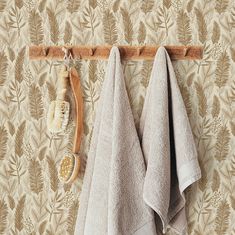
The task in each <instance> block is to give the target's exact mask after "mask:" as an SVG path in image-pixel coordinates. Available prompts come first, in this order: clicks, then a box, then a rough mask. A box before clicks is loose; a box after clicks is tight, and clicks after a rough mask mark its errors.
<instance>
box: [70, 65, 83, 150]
mask: <svg viewBox="0 0 235 235" xmlns="http://www.w3.org/2000/svg"><path fill="white" fill-rule="evenodd" d="M69 79H70V85H71V88H72V92H73V95H74V98H75V106H76V108H75V109H76V130H75V136H74V145H73V153H78V152H79V150H80V145H81V140H82V133H83V98H82V88H81V82H80V78H79V75H78V73H77V71H76V69H75V68H71V70H70V76H69Z"/></svg>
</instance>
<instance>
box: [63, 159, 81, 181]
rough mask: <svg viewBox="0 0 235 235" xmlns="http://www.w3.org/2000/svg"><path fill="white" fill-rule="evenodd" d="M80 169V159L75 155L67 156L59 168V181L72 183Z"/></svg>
mask: <svg viewBox="0 0 235 235" xmlns="http://www.w3.org/2000/svg"><path fill="white" fill-rule="evenodd" d="M79 169H80V158H79V157H76V156H75V155H65V156H64V157H63V158H62V160H61V162H60V168H59V179H60V181H61V182H63V183H72V182H73V181H74V179H75V178H76V177H77V175H78V172H79Z"/></svg>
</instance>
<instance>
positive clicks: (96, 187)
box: [75, 47, 156, 235]
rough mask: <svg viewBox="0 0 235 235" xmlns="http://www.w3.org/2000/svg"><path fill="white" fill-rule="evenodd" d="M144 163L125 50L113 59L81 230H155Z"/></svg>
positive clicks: (114, 234) (82, 234)
mask: <svg viewBox="0 0 235 235" xmlns="http://www.w3.org/2000/svg"><path fill="white" fill-rule="evenodd" d="M145 172H146V168H145V163H144V158H143V155H142V150H141V147H140V142H139V138H138V134H137V131H136V128H135V123H134V119H133V115H132V111H131V107H130V103H129V99H128V95H127V91H126V87H125V81H124V76H123V71H122V67H121V61H120V54H119V50H118V48H117V47H113V48H112V49H111V52H110V56H109V60H108V68H107V71H106V77H105V80H104V83H103V86H102V91H101V96H100V99H99V105H98V110H97V112H96V118H95V123H94V130H93V136H92V140H91V146H90V150H89V153H88V160H87V166H86V171H85V176H84V181H83V187H82V192H81V196H80V207H79V211H78V217H77V222H76V230H75V234H76V235H142V234H148V235H155V234H156V229H155V221H154V213H153V211H152V209H151V208H150V207H149V206H148V205H146V204H145V202H144V200H143V184H144V177H145Z"/></svg>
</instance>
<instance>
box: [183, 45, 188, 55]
mask: <svg viewBox="0 0 235 235" xmlns="http://www.w3.org/2000/svg"><path fill="white" fill-rule="evenodd" d="M187 54H188V47H185V48H184V57H186V56H187Z"/></svg>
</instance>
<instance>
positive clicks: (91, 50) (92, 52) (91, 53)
mask: <svg viewBox="0 0 235 235" xmlns="http://www.w3.org/2000/svg"><path fill="white" fill-rule="evenodd" d="M93 54H94V51H93V48H89V55H90V56H93Z"/></svg>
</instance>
